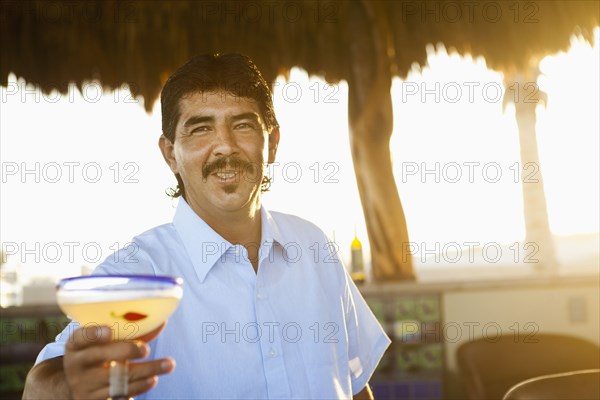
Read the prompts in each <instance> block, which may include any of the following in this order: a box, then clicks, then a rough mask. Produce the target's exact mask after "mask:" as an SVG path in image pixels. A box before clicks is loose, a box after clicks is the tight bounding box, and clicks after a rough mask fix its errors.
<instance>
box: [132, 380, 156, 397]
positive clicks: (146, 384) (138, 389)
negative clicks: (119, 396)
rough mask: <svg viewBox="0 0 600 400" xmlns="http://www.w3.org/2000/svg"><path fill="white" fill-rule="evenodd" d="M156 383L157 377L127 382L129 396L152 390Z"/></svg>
mask: <svg viewBox="0 0 600 400" xmlns="http://www.w3.org/2000/svg"><path fill="white" fill-rule="evenodd" d="M157 383H158V376H152V377H150V378H146V379H141V380H139V381H134V382H129V395H130V396H132V397H134V396H137V395H139V394H142V393H144V392H147V391H148V390H150V389H152V388H153V387H154V386H156V384H157Z"/></svg>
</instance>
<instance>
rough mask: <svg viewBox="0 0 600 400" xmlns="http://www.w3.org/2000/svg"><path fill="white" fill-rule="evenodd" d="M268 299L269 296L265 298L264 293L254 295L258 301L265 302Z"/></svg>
mask: <svg viewBox="0 0 600 400" xmlns="http://www.w3.org/2000/svg"><path fill="white" fill-rule="evenodd" d="M268 297H269V296H267V295H266V294H264V293H257V294H256V298H257V299H258V300H265V299H267V298H268Z"/></svg>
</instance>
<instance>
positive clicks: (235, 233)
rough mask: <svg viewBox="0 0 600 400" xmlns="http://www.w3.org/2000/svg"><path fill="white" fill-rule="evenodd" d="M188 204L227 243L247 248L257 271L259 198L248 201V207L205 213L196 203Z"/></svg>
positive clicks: (259, 235)
mask: <svg viewBox="0 0 600 400" xmlns="http://www.w3.org/2000/svg"><path fill="white" fill-rule="evenodd" d="M186 201H187V199H186ZM188 204H189V206H190V207H191V208H192V210H194V212H195V213H196V214H197V215H198V216H200V218H202V219H203V220H204V222H206V223H207V224H208V226H210V227H211V228H212V229H213V230H214V231H215V232H217V233H218V234H219V235H220V236H221V237H223V238H224V239H225V240H227V241H228V242H229V243H232V244H241V245H243V246H244V247H245V248H246V249H247V250H248V258H249V259H250V262H251V263H252V266H253V267H254V270H255V271H257V269H258V249H259V248H260V242H261V228H262V224H261V210H260V207H261V205H260V199H259V198H257V199H256V200H255V201H252V202H250V205H249V206H248V207H244V208H243V209H241V210H236V211H223V210H213V211H212V212H210V213H207V212H205V210H203V209H202V208H201V207H197V205H196V204H191V203H188Z"/></svg>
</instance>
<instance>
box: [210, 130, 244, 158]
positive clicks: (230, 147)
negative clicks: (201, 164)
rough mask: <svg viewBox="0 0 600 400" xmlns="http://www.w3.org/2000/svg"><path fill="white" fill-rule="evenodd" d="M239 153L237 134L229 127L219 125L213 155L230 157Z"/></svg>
mask: <svg viewBox="0 0 600 400" xmlns="http://www.w3.org/2000/svg"><path fill="white" fill-rule="evenodd" d="M237 153H238V145H237V141H236V138H235V134H234V133H233V132H232V131H231V129H229V127H219V128H218V129H217V134H216V135H215V140H214V144H213V155H214V156H215V157H228V156H231V155H233V154H237Z"/></svg>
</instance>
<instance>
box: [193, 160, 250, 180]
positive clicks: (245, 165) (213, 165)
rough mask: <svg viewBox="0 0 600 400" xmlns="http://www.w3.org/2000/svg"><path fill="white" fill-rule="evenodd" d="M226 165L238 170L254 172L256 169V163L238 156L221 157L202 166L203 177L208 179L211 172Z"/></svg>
mask: <svg viewBox="0 0 600 400" xmlns="http://www.w3.org/2000/svg"><path fill="white" fill-rule="evenodd" d="M225 167H230V168H231V169H234V170H236V171H246V172H251V173H253V172H254V171H255V168H254V165H253V164H252V163H251V162H248V161H246V160H242V159H241V158H239V157H236V156H228V157H220V158H217V159H216V160H215V161H213V162H210V163H206V164H204V166H203V167H202V177H203V178H204V179H206V178H207V177H208V176H209V175H210V174H212V173H213V172H215V171H218V170H220V169H224V168H225Z"/></svg>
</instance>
